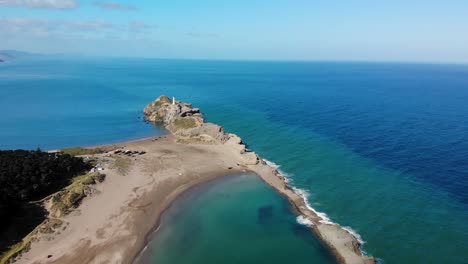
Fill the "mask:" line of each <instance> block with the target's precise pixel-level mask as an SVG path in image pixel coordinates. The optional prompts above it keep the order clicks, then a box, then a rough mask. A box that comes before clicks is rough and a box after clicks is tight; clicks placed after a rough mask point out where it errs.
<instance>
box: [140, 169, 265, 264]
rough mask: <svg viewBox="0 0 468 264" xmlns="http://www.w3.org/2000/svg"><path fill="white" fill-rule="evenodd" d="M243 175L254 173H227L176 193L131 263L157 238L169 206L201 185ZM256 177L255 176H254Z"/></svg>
mask: <svg viewBox="0 0 468 264" xmlns="http://www.w3.org/2000/svg"><path fill="white" fill-rule="evenodd" d="M244 173H249V174H252V175H255V174H254V173H251V172H248V171H245V172H244V171H235V172H232V173H229V174H225V175H219V176H215V177H213V178H210V179H206V180H204V181H201V182H198V183H195V184H193V185H191V186H188V187H187V188H186V189H184V190H182V191H180V192H179V193H177V194H176V195H175V196H174V198H173V199H171V200H170V201H169V202H168V203H167V206H166V207H165V208H164V209H163V210H162V211H161V212H160V214H159V216H158V219H157V220H156V222H155V224H154V226H153V229H152V230H150V231H149V232H148V233H147V234H146V235H145V243H144V247H142V248H141V249H140V251H139V252H138V254H137V255H135V256H134V258H133V260H132V262H131V263H133V264H136V263H138V260H139V258H141V257H142V254H143V253H144V252H145V250H146V249H147V247H148V244H149V242H150V241H151V239H152V237H153V236H157V232H158V230H159V228H160V227H161V218H162V217H163V215H164V214H165V213H166V211H167V210H169V209H170V208H171V206H173V204H174V203H175V202H176V201H177V199H179V198H181V196H182V195H184V194H186V193H188V192H191V191H193V190H194V189H195V188H199V187H201V186H202V185H205V184H209V183H212V182H215V181H218V180H223V179H224V178H226V177H235V176H237V175H242V174H244ZM255 176H257V175H255Z"/></svg>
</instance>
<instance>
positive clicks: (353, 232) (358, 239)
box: [341, 226, 366, 245]
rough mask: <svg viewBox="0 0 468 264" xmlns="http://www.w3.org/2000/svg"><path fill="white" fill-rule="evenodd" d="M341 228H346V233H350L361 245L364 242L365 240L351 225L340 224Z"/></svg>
mask: <svg viewBox="0 0 468 264" xmlns="http://www.w3.org/2000/svg"><path fill="white" fill-rule="evenodd" d="M341 228H343V229H344V230H346V231H347V232H348V233H350V234H351V235H353V236H354V237H355V238H356V239H357V241H358V242H359V243H360V244H361V245H362V244H364V243H366V241H364V240H363V239H362V237H361V235H359V233H358V232H356V231H354V230H353V229H352V228H351V227H349V226H342V227H341Z"/></svg>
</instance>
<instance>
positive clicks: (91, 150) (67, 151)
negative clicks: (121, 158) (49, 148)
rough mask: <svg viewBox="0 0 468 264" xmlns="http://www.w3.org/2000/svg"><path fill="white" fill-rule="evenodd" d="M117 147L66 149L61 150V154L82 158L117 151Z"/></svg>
mask: <svg viewBox="0 0 468 264" xmlns="http://www.w3.org/2000/svg"><path fill="white" fill-rule="evenodd" d="M116 148H117V147H116V146H103V147H96V148H81V147H76V148H64V149H61V150H60V152H61V153H63V154H69V155H72V156H81V155H94V154H102V153H106V152H109V151H112V150H115V149H116Z"/></svg>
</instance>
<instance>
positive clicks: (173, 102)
mask: <svg viewBox="0 0 468 264" xmlns="http://www.w3.org/2000/svg"><path fill="white" fill-rule="evenodd" d="M172 104H173V105H175V97H174V96H172Z"/></svg>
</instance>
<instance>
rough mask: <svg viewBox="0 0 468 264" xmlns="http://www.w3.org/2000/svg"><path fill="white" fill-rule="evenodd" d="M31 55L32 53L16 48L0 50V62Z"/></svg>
mask: <svg viewBox="0 0 468 264" xmlns="http://www.w3.org/2000/svg"><path fill="white" fill-rule="evenodd" d="M31 55H33V54H32V53H28V52H23V51H18V50H0V62H5V61H9V60H14V59H17V58H22V57H27V56H31Z"/></svg>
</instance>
